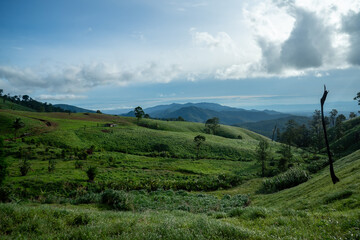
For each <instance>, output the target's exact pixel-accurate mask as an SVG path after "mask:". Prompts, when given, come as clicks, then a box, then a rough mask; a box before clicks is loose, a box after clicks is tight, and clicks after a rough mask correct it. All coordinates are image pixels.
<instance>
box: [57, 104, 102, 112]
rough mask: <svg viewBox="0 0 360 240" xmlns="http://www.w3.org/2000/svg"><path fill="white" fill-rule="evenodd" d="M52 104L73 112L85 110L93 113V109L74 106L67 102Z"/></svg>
mask: <svg viewBox="0 0 360 240" xmlns="http://www.w3.org/2000/svg"><path fill="white" fill-rule="evenodd" d="M54 106H55V107H59V108H61V109H63V110H67V111H71V112H73V113H85V112H88V113H95V111H93V110H89V109H85V108H80V107H76V106H72V105H68V104H54Z"/></svg>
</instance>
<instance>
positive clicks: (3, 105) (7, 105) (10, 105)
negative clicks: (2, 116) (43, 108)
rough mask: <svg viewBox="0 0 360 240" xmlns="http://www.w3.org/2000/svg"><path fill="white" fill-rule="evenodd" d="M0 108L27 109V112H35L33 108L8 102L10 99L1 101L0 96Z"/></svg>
mask: <svg viewBox="0 0 360 240" xmlns="http://www.w3.org/2000/svg"><path fill="white" fill-rule="evenodd" d="M0 109H11V110H17V111H29V112H35V110H34V109H31V108H28V107H24V106H21V105H19V104H16V103H13V102H10V101H5V103H4V101H3V98H2V97H0Z"/></svg>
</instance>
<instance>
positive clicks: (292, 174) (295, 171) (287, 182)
mask: <svg viewBox="0 0 360 240" xmlns="http://www.w3.org/2000/svg"><path fill="white" fill-rule="evenodd" d="M309 178H310V175H309V173H308V172H306V171H304V170H302V169H300V168H297V167H294V168H290V169H289V170H288V171H286V172H284V173H281V174H279V175H278V176H275V177H272V178H268V179H264V181H263V186H262V188H261V190H260V191H261V192H264V193H273V192H277V191H280V190H283V189H286V188H291V187H295V186H297V185H299V184H301V183H303V182H306V181H307V180H309Z"/></svg>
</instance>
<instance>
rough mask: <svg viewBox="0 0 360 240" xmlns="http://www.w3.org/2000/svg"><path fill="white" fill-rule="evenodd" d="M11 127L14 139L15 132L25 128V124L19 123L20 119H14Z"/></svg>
mask: <svg viewBox="0 0 360 240" xmlns="http://www.w3.org/2000/svg"><path fill="white" fill-rule="evenodd" d="M11 127H12V128H13V129H14V138H16V135H17V132H18V131H19V129H20V128H23V127H25V124H24V123H23V122H22V121H21V118H16V120H15V121H14V122H13V124H12V126H11Z"/></svg>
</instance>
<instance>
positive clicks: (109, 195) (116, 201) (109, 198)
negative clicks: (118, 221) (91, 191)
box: [101, 189, 134, 211]
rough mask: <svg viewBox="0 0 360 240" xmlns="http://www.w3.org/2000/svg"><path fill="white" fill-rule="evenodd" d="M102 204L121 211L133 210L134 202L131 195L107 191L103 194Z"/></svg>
mask: <svg viewBox="0 0 360 240" xmlns="http://www.w3.org/2000/svg"><path fill="white" fill-rule="evenodd" d="M101 203H103V204H106V205H108V206H109V207H111V208H112V209H115V210H120V211H128V210H133V208H134V207H133V201H132V198H131V197H130V195H129V194H127V193H126V192H124V191H115V190H112V189H108V190H105V191H104V192H103V193H102V194H101Z"/></svg>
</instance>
